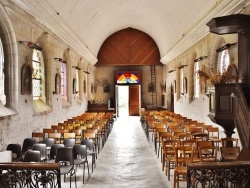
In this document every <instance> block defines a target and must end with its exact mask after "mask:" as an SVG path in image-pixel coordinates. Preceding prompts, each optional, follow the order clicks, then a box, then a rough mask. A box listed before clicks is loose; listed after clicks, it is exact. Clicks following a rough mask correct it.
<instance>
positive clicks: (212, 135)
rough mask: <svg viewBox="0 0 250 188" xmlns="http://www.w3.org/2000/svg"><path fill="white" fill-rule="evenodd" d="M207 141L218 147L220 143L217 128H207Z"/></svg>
mask: <svg viewBox="0 0 250 188" xmlns="http://www.w3.org/2000/svg"><path fill="white" fill-rule="evenodd" d="M207 132H208V139H209V140H213V141H214V143H215V145H216V146H218V147H219V145H220V143H221V139H220V134H219V128H218V127H207Z"/></svg>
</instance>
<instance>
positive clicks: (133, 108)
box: [115, 85, 141, 117]
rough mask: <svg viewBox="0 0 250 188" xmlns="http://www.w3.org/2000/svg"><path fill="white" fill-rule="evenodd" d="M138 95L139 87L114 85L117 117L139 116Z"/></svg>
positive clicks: (139, 103)
mask: <svg viewBox="0 0 250 188" xmlns="http://www.w3.org/2000/svg"><path fill="white" fill-rule="evenodd" d="M140 93H141V91H140V85H122V86H121V85H116V100H115V101H116V114H117V117H121V116H138V115H139V109H140V107H141V106H140V105H141V102H140V98H141V97H140Z"/></svg>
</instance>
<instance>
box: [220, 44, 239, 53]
mask: <svg viewBox="0 0 250 188" xmlns="http://www.w3.org/2000/svg"><path fill="white" fill-rule="evenodd" d="M235 44H236V43H227V44H225V45H224V46H222V47H220V48H218V49H217V50H215V51H216V52H222V51H223V50H225V49H228V48H230V47H231V46H233V45H235Z"/></svg>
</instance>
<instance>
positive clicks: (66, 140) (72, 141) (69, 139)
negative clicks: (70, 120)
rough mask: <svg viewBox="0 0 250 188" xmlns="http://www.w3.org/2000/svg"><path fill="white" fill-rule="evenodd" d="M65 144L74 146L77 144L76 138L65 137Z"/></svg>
mask: <svg viewBox="0 0 250 188" xmlns="http://www.w3.org/2000/svg"><path fill="white" fill-rule="evenodd" d="M63 144H64V146H65V147H73V146H74V145H75V144H76V140H75V139H74V138H65V139H63Z"/></svg>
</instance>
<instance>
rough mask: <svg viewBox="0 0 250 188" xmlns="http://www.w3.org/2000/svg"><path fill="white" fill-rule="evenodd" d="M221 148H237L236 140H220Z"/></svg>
mask: <svg viewBox="0 0 250 188" xmlns="http://www.w3.org/2000/svg"><path fill="white" fill-rule="evenodd" d="M221 144H222V147H238V138H230V137H228V138H221Z"/></svg>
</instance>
